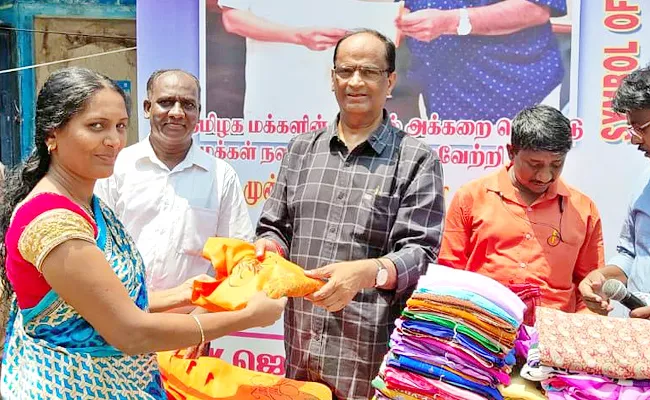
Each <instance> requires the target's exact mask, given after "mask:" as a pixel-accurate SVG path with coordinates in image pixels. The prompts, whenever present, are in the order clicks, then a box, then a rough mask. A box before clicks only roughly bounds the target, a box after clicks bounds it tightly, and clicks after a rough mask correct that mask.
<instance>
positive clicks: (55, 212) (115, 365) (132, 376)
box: [0, 194, 167, 400]
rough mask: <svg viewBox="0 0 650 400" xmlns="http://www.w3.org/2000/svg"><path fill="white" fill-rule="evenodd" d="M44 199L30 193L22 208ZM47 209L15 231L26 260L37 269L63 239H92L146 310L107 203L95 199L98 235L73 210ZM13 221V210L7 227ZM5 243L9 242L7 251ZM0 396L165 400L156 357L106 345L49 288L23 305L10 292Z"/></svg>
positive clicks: (140, 275)
mask: <svg viewBox="0 0 650 400" xmlns="http://www.w3.org/2000/svg"><path fill="white" fill-rule="evenodd" d="M48 195H49V196H56V195H53V194H48ZM44 200H45V199H43V198H42V196H40V195H39V196H35V197H34V198H32V199H31V200H29V201H28V202H27V203H25V204H24V205H23V206H22V207H21V208H23V207H25V206H26V205H28V204H29V203H30V202H36V203H38V202H43V201H44ZM31 207H32V209H33V207H38V205H37V204H32V206H31ZM47 208H49V209H47ZM44 209H45V210H44V212H43V213H42V214H40V215H38V216H37V217H36V218H33V219H32V220H31V221H26V222H28V224H26V228H25V230H24V231H23V232H22V233H21V235H20V240H19V241H18V245H17V247H18V249H19V251H20V254H21V255H22V256H23V257H24V258H25V260H28V261H30V263H32V264H33V265H34V266H36V267H37V269H38V268H39V266H40V263H41V262H42V260H43V259H44V258H45V256H46V255H47V253H48V252H49V251H51V250H52V249H53V248H54V247H56V246H57V245H58V244H60V243H63V242H64V241H65V240H68V239H71V238H74V239H82V240H88V241H92V242H93V243H96V244H97V246H98V247H99V248H100V249H101V250H102V251H103V252H104V254H105V256H106V259H107V260H108V262H109V263H110V265H111V266H112V268H113V270H114V271H115V274H116V275H117V276H118V278H119V279H120V280H121V281H122V283H123V284H124V287H125V288H126V290H127V292H128V293H129V295H130V297H131V298H132V299H133V301H134V302H135V304H136V305H137V306H138V307H139V308H141V309H143V310H146V309H147V308H148V298H147V291H146V286H145V277H144V274H145V269H144V265H143V262H142V259H141V257H140V254H139V253H138V251H137V250H136V248H135V244H134V243H133V241H132V239H131V238H130V236H129V235H128V234H127V233H126V231H125V229H124V227H123V225H122V223H120V221H119V220H118V219H117V218H116V217H115V215H114V214H113V212H112V211H111V210H110V209H109V208H108V207H107V206H106V205H105V204H103V203H102V202H101V201H100V200H98V199H97V198H96V197H95V198H93V214H94V218H95V222H96V225H97V237H94V230H91V231H89V230H88V229H89V228H92V226H91V225H90V224H89V223H88V222H87V221H86V220H85V219H83V217H81V216H80V215H79V214H78V213H76V212H73V211H71V210H70V209H67V208H51V207H44ZM18 219H19V215H18V212H17V213H16V216H15V218H14V221H12V224H15V223H17V222H18V221H16V220H18ZM11 229H12V227H10V230H11ZM14 229H15V228H14ZM9 246H10V243H9V240H7V247H8V254H9V253H10V251H11V250H9ZM25 255H28V256H25ZM32 260H36V261H34V262H32ZM0 393H1V394H2V398H3V399H21V400H22V399H52V398H57V399H166V398H167V397H166V395H165V392H164V389H163V387H162V382H161V377H160V372H159V370H158V364H157V362H156V358H155V355H154V354H142V355H137V356H129V355H126V354H124V353H122V352H121V351H119V350H118V349H116V348H115V347H113V346H111V345H109V344H108V343H107V342H106V341H105V340H104V339H103V338H102V337H101V336H100V335H99V333H98V332H97V331H96V330H95V329H94V328H93V327H92V326H91V325H90V324H89V323H88V322H86V321H85V320H84V319H83V318H82V317H81V316H80V315H79V314H78V313H77V312H76V311H75V310H74V309H73V308H72V307H71V306H69V305H68V304H67V303H66V302H65V301H64V300H63V299H62V298H61V297H59V296H58V295H57V294H56V293H55V292H54V291H53V290H50V291H49V293H48V294H47V295H46V296H45V297H43V298H42V300H41V301H40V302H39V303H38V304H37V305H36V306H34V307H32V308H28V309H21V308H20V307H18V305H17V303H16V300H15V296H14V299H13V302H12V309H11V312H10V316H9V321H8V324H7V337H6V342H5V348H4V357H3V360H2V382H1V384H0Z"/></svg>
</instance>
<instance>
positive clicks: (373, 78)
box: [334, 65, 389, 82]
mask: <svg viewBox="0 0 650 400" xmlns="http://www.w3.org/2000/svg"><path fill="white" fill-rule="evenodd" d="M355 71H359V77H360V78H361V79H363V80H364V81H369V82H378V81H379V80H381V78H382V77H383V76H384V74H385V73H386V72H389V70H387V69H380V68H377V67H368V66H363V65H339V66H338V67H334V73H335V74H336V76H338V77H339V78H340V79H344V80H347V79H350V78H352V77H353V76H354V73H355Z"/></svg>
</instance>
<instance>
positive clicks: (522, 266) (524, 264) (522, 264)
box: [519, 262, 528, 268]
mask: <svg viewBox="0 0 650 400" xmlns="http://www.w3.org/2000/svg"><path fill="white" fill-rule="evenodd" d="M519 266H520V267H521V268H526V267H527V266H528V265H527V264H526V263H525V262H522V263H519Z"/></svg>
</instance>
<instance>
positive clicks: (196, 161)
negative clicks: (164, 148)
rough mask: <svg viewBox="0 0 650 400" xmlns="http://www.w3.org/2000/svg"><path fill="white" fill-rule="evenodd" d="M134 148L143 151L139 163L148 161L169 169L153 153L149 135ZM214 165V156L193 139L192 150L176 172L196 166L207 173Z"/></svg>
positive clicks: (176, 168) (140, 152)
mask: <svg viewBox="0 0 650 400" xmlns="http://www.w3.org/2000/svg"><path fill="white" fill-rule="evenodd" d="M134 146H140V147H141V151H139V152H138V154H139V157H138V158H137V161H140V160H143V159H148V160H149V161H151V162H152V163H154V164H157V165H159V166H160V167H162V168H164V169H168V168H167V166H166V165H165V164H164V163H163V162H162V161H160V160H159V159H158V157H157V156H156V153H155V152H154V151H153V147H152V146H151V141H150V136H149V135H148V136H147V137H146V138H145V139H144V140H141V141H140V142H139V143H137V144H135V145H134ZM212 164H214V160H213V159H212V156H210V155H209V154H207V153H206V152H204V151H203V150H201V147H199V144H198V142H197V140H196V137H193V138H192V144H191V145H190V150H189V151H188V152H187V155H186V156H185V159H184V160H183V161H181V162H180V163H179V164H178V165H177V166H176V167H175V168H174V170H178V171H181V170H183V169H185V168H189V167H191V166H193V165H196V166H197V167H199V168H202V169H204V170H206V171H208V170H210V167H211V165H212Z"/></svg>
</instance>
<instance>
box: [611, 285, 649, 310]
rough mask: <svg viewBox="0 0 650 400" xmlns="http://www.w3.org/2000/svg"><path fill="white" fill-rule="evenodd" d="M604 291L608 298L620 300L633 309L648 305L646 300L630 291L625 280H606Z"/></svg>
mask: <svg viewBox="0 0 650 400" xmlns="http://www.w3.org/2000/svg"><path fill="white" fill-rule="evenodd" d="M602 292H603V295H604V296H606V297H607V298H609V299H612V300H616V301H618V302H619V303H621V304H623V305H624V306H625V307H627V308H628V309H630V310H631V311H634V310H636V309H637V308H641V307H645V306H647V304H646V302H645V301H643V300H641V299H640V298H638V297H637V296H635V295H633V294H632V293H630V292H628V290H627V288H626V287H625V285H624V284H623V282H621V281H619V280H616V279H608V280H606V281H605V283H604V284H603V287H602Z"/></svg>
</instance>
